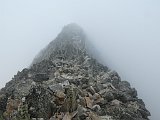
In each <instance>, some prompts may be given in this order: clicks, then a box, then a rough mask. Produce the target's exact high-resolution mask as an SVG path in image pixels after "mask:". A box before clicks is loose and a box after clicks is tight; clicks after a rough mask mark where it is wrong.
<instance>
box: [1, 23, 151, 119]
mask: <svg viewBox="0 0 160 120" xmlns="http://www.w3.org/2000/svg"><path fill="white" fill-rule="evenodd" d="M88 43H89V42H88V41H87V38H86V36H85V33H84V32H83V30H82V29H81V28H80V27H79V26H78V25H76V24H69V25H67V26H65V27H64V28H63V30H62V32H61V33H60V34H59V35H58V36H57V38H56V39H55V40H54V41H52V42H51V43H50V44H49V45H48V46H47V47H46V48H45V49H43V50H42V51H41V52H40V54H39V55H38V56H37V57H36V58H35V59H34V61H33V63H32V65H31V67H30V68H25V69H24V70H22V71H21V72H18V73H17V75H15V76H14V78H13V79H12V80H11V81H10V82H8V83H7V84H6V86H5V87H4V88H2V89H1V91H0V116H1V117H0V120H1V119H6V120H149V119H148V116H150V112H149V111H148V110H147V109H146V108H145V104H144V103H143V101H142V100H141V99H139V98H138V97H137V91H136V89H135V88H132V87H131V86H130V84H129V83H128V82H127V81H122V80H121V78H120V76H119V75H118V73H117V72H115V71H112V70H110V69H109V68H108V67H106V66H104V65H102V64H100V63H99V62H98V61H97V60H96V58H93V52H92V51H91V49H89V44H88Z"/></svg>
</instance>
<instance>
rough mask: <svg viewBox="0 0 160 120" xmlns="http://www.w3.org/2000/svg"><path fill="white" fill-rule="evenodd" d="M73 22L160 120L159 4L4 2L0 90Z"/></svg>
mask: <svg viewBox="0 0 160 120" xmlns="http://www.w3.org/2000/svg"><path fill="white" fill-rule="evenodd" d="M71 22H75V23H77V24H79V25H80V26H82V27H83V28H84V30H85V31H86V33H87V34H88V36H89V38H90V39H91V40H92V41H93V43H94V44H95V46H96V47H97V49H98V50H99V51H100V52H101V53H102V54H101V56H102V57H103V59H104V61H105V62H106V64H107V65H108V66H109V67H110V68H112V69H114V70H116V71H117V72H118V73H119V74H120V75H121V77H122V79H123V80H128V81H129V82H130V83H131V85H132V86H133V87H135V88H136V89H137V90H138V94H139V97H140V98H143V100H144V102H145V103H146V106H147V108H148V109H149V110H150V112H151V114H152V117H151V120H160V116H159V109H160V103H159V102H160V94H159V92H160V90H159V88H160V87H159V86H160V70H159V69H160V47H159V46H160V1H159V0H0V88H1V87H3V86H4V85H5V83H6V82H8V81H9V80H10V79H11V78H12V77H13V75H14V74H16V73H17V71H18V70H22V69H23V68H24V67H28V66H29V65H30V63H31V62H32V59H33V58H34V56H35V55H36V54H37V53H38V52H39V51H40V49H42V48H43V47H45V46H46V45H47V44H48V43H49V42H50V41H51V40H53V39H54V38H55V37H56V35H57V34H58V33H59V32H60V30H61V28H62V27H63V26H64V25H66V24H68V23H71Z"/></svg>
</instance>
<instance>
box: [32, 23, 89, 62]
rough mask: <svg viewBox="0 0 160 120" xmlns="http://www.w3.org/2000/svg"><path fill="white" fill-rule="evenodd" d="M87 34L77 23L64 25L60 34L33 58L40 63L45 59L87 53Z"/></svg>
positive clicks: (70, 56) (72, 56)
mask: <svg viewBox="0 0 160 120" xmlns="http://www.w3.org/2000/svg"><path fill="white" fill-rule="evenodd" d="M86 43H87V39H86V35H85V33H84V31H83V29H82V28H81V27H80V26H78V25H77V24H75V23H71V24H68V25H66V26H64V27H63V29H62V31H61V32H60V33H59V35H58V36H57V37H56V38H55V39H54V40H53V41H51V42H50V43H49V44H48V46H47V47H46V48H45V49H43V50H42V51H41V52H40V53H39V54H38V56H36V58H35V59H34V60H33V63H38V62H40V61H42V60H44V59H55V58H60V59H74V58H77V57H78V56H80V55H82V54H86V53H87V52H88V51H86Z"/></svg>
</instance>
